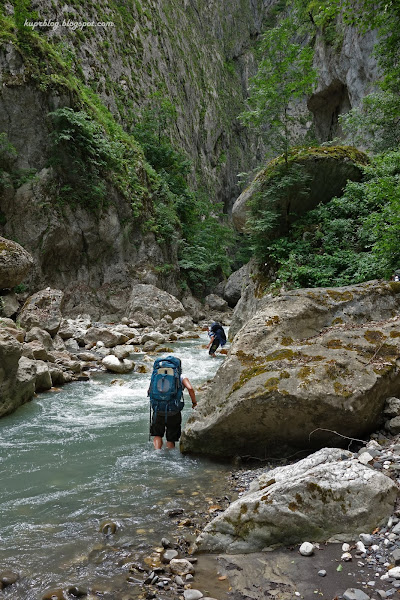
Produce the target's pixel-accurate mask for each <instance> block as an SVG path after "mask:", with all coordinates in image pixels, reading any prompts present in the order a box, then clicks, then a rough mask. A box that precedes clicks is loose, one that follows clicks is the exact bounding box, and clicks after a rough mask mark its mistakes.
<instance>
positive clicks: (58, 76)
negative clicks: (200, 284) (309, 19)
mask: <svg viewBox="0 0 400 600" xmlns="http://www.w3.org/2000/svg"><path fill="white" fill-rule="evenodd" d="M275 5H276V2H274V0H257V1H256V2H253V1H252V2H250V1H248V0H234V2H231V1H230V2H228V1H225V0H219V1H218V2H206V1H204V0H196V1H194V0H193V1H191V2H189V1H188V0H185V1H184V2H182V3H177V2H173V1H172V0H169V1H168V2H160V1H150V0H136V1H135V2H130V3H128V4H127V5H122V4H121V3H115V2H113V1H112V0H102V1H101V2H99V3H97V4H96V6H92V5H89V4H87V3H85V4H83V3H82V4H79V2H74V3H71V4H65V5H63V6H62V7H58V6H56V5H55V4H54V3H51V2H49V1H47V0H46V1H45V2H35V1H34V2H32V3H31V12H32V14H34V13H35V11H36V14H37V15H38V16H39V18H40V19H48V20H49V21H51V22H59V23H62V21H63V20H64V19H66V20H71V21H88V20H93V19H94V20H96V21H97V20H99V19H101V20H102V21H104V22H112V23H113V24H114V26H113V27H103V28H102V27H99V28H86V29H83V30H82V31H79V30H77V31H73V30H72V29H70V28H68V27H61V26H59V27H57V28H56V27H52V26H48V27H42V28H38V30H39V33H40V39H41V42H40V44H39V46H38V47H37V48H35V49H34V52H38V53H39V59H38V58H37V57H36V59H35V58H34V57H33V56H32V53H34V52H33V50H32V49H31V50H30V51H29V49H28V50H27V49H26V47H24V46H21V44H20V43H19V42H18V39H17V37H16V34H15V27H14V29H13V27H11V26H10V23H11V22H13V19H14V17H15V8H14V6H13V4H12V3H7V2H5V3H4V7H3V9H2V10H3V17H2V19H3V20H4V32H3V36H2V41H1V45H0V81H1V83H2V85H1V91H0V133H5V134H6V135H7V140H8V142H9V143H10V144H12V146H13V147H14V148H15V150H16V155H15V156H13V157H12V160H11V159H9V160H8V161H7V160H6V161H5V160H4V156H2V161H1V162H2V164H1V168H2V170H5V173H6V176H5V181H4V182H3V185H2V189H1V191H0V235H3V236H4V237H6V238H8V239H14V240H16V241H18V242H19V243H20V244H21V245H22V246H23V247H25V248H26V249H27V250H28V251H29V252H30V253H31V254H32V255H33V257H34V259H35V269H34V271H33V272H32V274H31V276H30V278H29V279H28V280H27V281H26V282H25V283H26V284H27V285H28V287H29V291H30V292H33V291H35V290H38V289H41V288H43V287H45V286H47V285H50V286H51V287H54V288H60V289H63V291H65V294H66V308H67V309H68V310H69V311H70V312H72V313H73V314H78V313H79V312H89V313H90V314H92V316H93V317H94V318H100V317H101V316H107V315H114V316H116V317H121V315H122V314H123V311H122V307H123V306H125V304H126V301H127V298H128V296H129V290H130V289H131V285H132V283H133V284H135V283H145V284H155V285H157V286H159V287H160V288H163V289H166V290H168V291H169V292H171V293H173V294H175V295H177V296H180V295H181V290H180V288H179V285H178V283H179V267H178V265H177V248H176V243H172V242H167V243H165V241H162V240H160V239H159V238H158V237H157V235H156V234H155V233H154V232H152V231H151V227H149V226H147V225H146V223H143V222H139V221H138V219H137V218H136V217H135V216H134V211H133V209H132V201H131V200H130V199H127V198H126V197H124V196H123V195H122V194H121V193H120V192H119V191H118V190H117V189H116V188H115V187H113V186H112V185H111V186H110V185H107V203H106V204H105V205H104V206H103V207H101V208H100V210H98V211H97V212H94V211H93V210H88V209H87V208H85V207H84V206H77V205H76V204H75V205H74V204H69V203H68V201H67V202H65V201H63V202H62V203H60V202H59V200H58V197H57V190H56V191H54V186H53V181H54V172H53V170H52V168H51V167H49V160H50V159H51V158H52V156H50V155H49V148H50V145H51V144H50V141H51V139H50V135H51V124H50V122H49V119H48V116H47V115H48V113H49V112H50V111H53V110H56V109H57V108H60V107H64V106H71V107H74V108H77V109H81V108H84V107H85V105H84V102H86V101H88V102H89V101H90V102H92V103H93V102H95V100H93V98H94V97H95V96H96V98H98V99H100V100H101V102H102V103H103V106H104V107H105V108H107V109H108V110H109V111H111V114H112V115H113V118H115V120H116V122H118V123H120V124H121V125H122V126H123V128H124V130H126V131H129V130H130V129H131V127H132V125H133V124H134V123H135V122H136V121H137V119H138V116H139V113H140V111H141V110H142V109H143V107H145V106H151V104H152V102H153V99H152V96H153V94H154V93H160V94H161V96H162V97H166V98H168V99H169V100H170V101H171V103H172V104H173V106H175V107H176V111H177V118H176V122H175V123H174V124H173V126H172V128H171V129H170V135H171V139H172V141H173V143H174V144H175V145H176V146H177V147H179V148H181V149H183V150H184V151H185V152H186V153H187V155H188V156H189V158H190V159H191V161H192V163H193V169H192V174H191V179H192V183H193V185H194V186H195V187H203V188H204V189H206V190H207V194H208V196H209V197H211V198H213V199H215V200H218V201H222V202H223V204H224V206H225V210H226V211H228V212H230V209H231V207H232V205H233V202H234V200H235V198H236V197H237V196H238V194H239V189H238V186H237V173H238V172H240V171H248V170H251V169H252V168H254V166H256V165H257V164H259V162H260V160H261V159H262V156H263V151H262V150H263V149H262V145H260V141H259V140H258V139H257V138H256V137H255V136H254V135H253V134H250V133H249V132H248V131H247V130H246V129H245V128H244V127H242V126H241V125H240V124H239V121H238V119H237V116H238V114H239V113H240V112H241V111H242V110H243V107H244V102H245V98H246V97H247V94H248V84H249V77H250V76H251V75H252V74H253V73H254V72H255V69H256V60H255V55H254V47H255V43H256V41H257V38H258V37H259V35H260V33H261V32H262V31H263V29H264V28H265V27H266V26H267V25H268V23H271V20H270V18H271V14H272V12H273V11H274V10H275V8H276V7H275ZM340 35H341V36H342V38H341V44H339V45H338V44H336V45H334V46H333V45H332V44H330V43H327V41H326V40H325V39H324V36H323V35H322V33H318V32H317V38H316V40H317V41H316V58H315V60H316V64H317V66H318V68H319V69H320V78H319V84H318V88H317V90H316V92H315V94H314V95H313V96H312V97H311V99H309V107H310V109H311V111H312V112H313V114H314V118H315V125H316V130H317V132H319V136H320V138H321V141H323V140H325V139H330V137H332V135H333V133H334V132H336V129H335V126H334V124H335V122H336V121H335V119H337V114H338V113H339V112H343V111H344V110H346V109H347V107H350V106H353V105H355V104H357V103H359V102H360V99H361V98H362V96H363V95H364V94H365V93H367V92H368V91H369V90H370V88H371V86H372V85H373V81H374V80H375V79H376V77H377V76H378V74H377V70H376V66H375V63H374V59H373V58H372V57H371V49H372V44H373V36H372V34H367V35H366V36H361V35H359V34H358V33H357V32H356V31H355V30H354V29H352V28H347V29H344V30H343V32H342V33H341V34H340ZM339 46H340V47H339ZM354 49H355V50H356V51H354ZM35 60H36V62H35ZM71 74H72V75H73V77H74V80H73V81H72V80H71V79H70V78H69V76H70V75H71ZM68 78H69V79H68ZM340 86H342V87H343V88H345V90H346V92H345V95H346V98H347V97H348V102H347V101H346V102H347V103H346V102H344V101H342V100H340V101H338V102H339V105H340V107H339V108H338V106H339V105H338V104H337V101H336V98H337V89H338V87H340ZM88 99H89V100H88ZM96 102H97V100H96ZM96 102H95V104H93V109H94V110H95V111H97V112H98V113H99V114H100V112H101V110H102V109H101V107H100V105H98V104H96ZM321 105H323V106H324V107H325V108H324V110H320V106H321ZM328 106H329V107H330V108H329V111H328V110H327V107H328ZM324 111H325V112H324ZM328 113H329V114H328ZM335 115H336V116H335ZM332 123H333V125H332V126H331V124H332ZM3 150H4V148H2V151H3ZM3 154H4V152H3ZM135 161H136V164H135V169H136V173H137V178H138V180H139V187H140V188H141V190H146V192H145V193H146V195H147V197H148V198H150V199H151V197H152V195H153V193H154V188H153V189H152V187H151V182H149V177H148V175H147V174H146V172H145V169H144V166H143V157H142V156H141V155H140V152H139V154H137V156H136V157H135ZM10 165H11V167H12V169H13V171H14V175H13V176H12V177H8V176H7V170H9V169H10V168H11V167H10ZM16 173H17V176H15V174H16ZM135 193H136V192H135V191H133V196H134V195H135ZM165 265H169V267H168V269H166V268H165Z"/></svg>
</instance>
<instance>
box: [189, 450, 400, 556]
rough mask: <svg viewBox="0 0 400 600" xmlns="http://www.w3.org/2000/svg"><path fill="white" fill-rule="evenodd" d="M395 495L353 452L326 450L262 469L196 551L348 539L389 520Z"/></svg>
mask: <svg viewBox="0 0 400 600" xmlns="http://www.w3.org/2000/svg"><path fill="white" fill-rule="evenodd" d="M257 488H258V489H257ZM396 497H397V487H396V484H395V482H394V481H393V480H392V479H390V478H389V477H387V476H386V475H384V474H382V473H381V472H378V471H376V470H375V469H371V468H370V467H366V466H364V465H362V464H361V463H360V462H359V461H358V460H357V459H356V458H355V457H354V455H352V453H351V452H348V451H344V450H339V449H337V448H333V449H327V448H324V449H323V450H320V451H319V452H318V453H316V454H314V455H311V456H309V457H308V458H306V459H304V460H301V461H300V462H298V463H296V464H294V465H289V466H285V467H278V468H276V469H273V470H272V471H269V472H266V473H265V475H263V476H262V480H261V482H259V483H258V486H257V484H256V485H255V486H254V487H253V490H252V491H249V492H248V493H247V494H245V495H244V496H242V497H241V498H239V499H238V500H236V501H235V502H233V503H232V504H231V505H230V506H229V507H228V508H227V509H226V510H225V511H224V512H223V513H221V514H220V515H218V516H217V517H216V518H215V519H213V521H211V523H209V524H208V525H207V526H206V528H205V529H204V531H203V532H202V533H201V534H200V536H199V537H198V538H197V540H196V545H197V549H198V550H199V551H201V552H224V553H228V554H236V553H248V552H257V551H261V550H263V549H266V548H270V547H273V546H276V545H288V544H296V543H300V542H302V541H303V540H304V539H311V540H313V541H316V542H322V541H326V540H329V539H331V538H334V539H335V540H338V541H348V540H349V539H355V538H356V537H357V536H358V535H359V534H360V533H362V532H364V531H372V529H374V528H375V527H376V526H377V525H379V524H381V523H382V522H384V521H385V520H387V518H388V517H389V516H390V515H391V514H392V512H393V509H394V503H395V500H396Z"/></svg>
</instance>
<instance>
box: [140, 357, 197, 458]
mask: <svg viewBox="0 0 400 600" xmlns="http://www.w3.org/2000/svg"><path fill="white" fill-rule="evenodd" d="M184 388H186V389H187V391H188V392H189V396H190V399H191V401H192V408H195V407H196V406H197V401H196V394H195V391H194V389H193V387H192V384H191V383H190V381H189V379H188V378H187V377H183V375H182V365H181V361H180V359H179V358H177V357H176V356H167V357H166V358H157V360H155V361H154V364H153V373H152V375H151V380H150V387H149V389H148V391H147V395H148V396H149V397H150V436H153V444H154V448H155V449H156V450H161V448H162V445H163V437H164V434H165V433H166V438H167V448H175V442H177V441H178V440H179V438H180V437H181V424H182V408H183V406H184V401H183V389H184ZM152 413H153V414H152Z"/></svg>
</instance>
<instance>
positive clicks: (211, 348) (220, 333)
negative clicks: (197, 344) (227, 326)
mask: <svg viewBox="0 0 400 600" xmlns="http://www.w3.org/2000/svg"><path fill="white" fill-rule="evenodd" d="M208 335H209V336H210V343H209V344H208V346H207V349H208V354H209V355H210V356H212V357H213V358H214V356H215V351H216V349H217V348H218V347H219V346H221V348H222V347H223V346H225V344H226V335H225V331H224V328H223V327H222V325H221V323H216V322H215V323H212V324H211V325H210V328H209V330H208Z"/></svg>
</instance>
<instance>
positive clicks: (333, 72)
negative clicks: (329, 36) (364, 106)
mask: <svg viewBox="0 0 400 600" xmlns="http://www.w3.org/2000/svg"><path fill="white" fill-rule="evenodd" d="M376 41H377V38H376V32H373V31H369V32H367V33H365V34H361V33H360V32H359V31H358V30H357V29H356V28H354V27H350V26H345V25H343V24H342V23H341V22H339V23H337V24H336V40H335V42H334V43H332V42H331V43H327V41H326V39H325V38H324V36H323V35H321V34H319V35H317V38H316V44H315V54H314V66H315V68H316V69H317V71H318V85H317V89H316V90H315V92H314V93H313V94H312V96H311V97H310V98H309V99H308V102H307V106H308V108H309V110H310V111H311V112H312V114H313V118H314V126H315V132H316V135H317V139H318V140H319V141H320V142H325V141H327V140H332V139H334V138H335V137H341V136H342V131H341V129H340V125H339V123H338V117H339V115H341V114H345V113H346V112H348V111H349V110H350V109H351V108H353V107H355V106H359V105H360V103H361V101H362V99H363V98H364V96H366V95H367V94H369V93H371V92H372V91H373V90H374V88H376V83H377V81H378V79H379V77H380V72H379V69H378V66H377V63H376V59H375V57H374V55H373V50H374V45H375V43H376Z"/></svg>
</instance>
